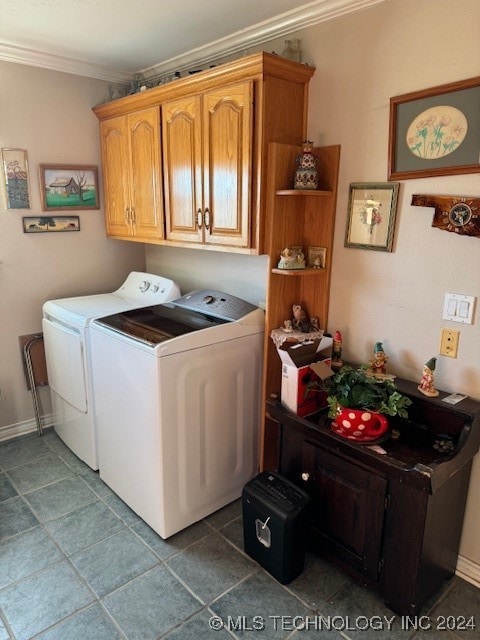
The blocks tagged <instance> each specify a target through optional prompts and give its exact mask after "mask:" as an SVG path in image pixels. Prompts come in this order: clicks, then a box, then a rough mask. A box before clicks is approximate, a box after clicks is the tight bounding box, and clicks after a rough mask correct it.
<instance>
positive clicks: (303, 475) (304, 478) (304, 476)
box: [302, 471, 310, 482]
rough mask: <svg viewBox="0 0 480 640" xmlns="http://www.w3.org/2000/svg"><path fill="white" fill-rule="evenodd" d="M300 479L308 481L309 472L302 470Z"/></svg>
mask: <svg viewBox="0 0 480 640" xmlns="http://www.w3.org/2000/svg"><path fill="white" fill-rule="evenodd" d="M302 480H303V481H304V482H308V481H309V480H310V474H309V473H307V472H306V471H304V472H303V473H302Z"/></svg>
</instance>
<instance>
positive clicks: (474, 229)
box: [412, 195, 480, 238]
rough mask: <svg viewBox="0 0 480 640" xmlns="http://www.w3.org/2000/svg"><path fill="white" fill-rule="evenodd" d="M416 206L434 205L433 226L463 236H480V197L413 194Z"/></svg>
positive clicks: (413, 202) (413, 201) (413, 203)
mask: <svg viewBox="0 0 480 640" xmlns="http://www.w3.org/2000/svg"><path fill="white" fill-rule="evenodd" d="M412 205H413V206H414V207H433V208H434V209H435V213H434V216H433V220H432V227H437V228H439V229H442V230H444V231H452V232H453V233H458V234H459V235H463V236H476V237H477V238H479V237H480V198H471V197H467V196H430V195H413V196H412Z"/></svg>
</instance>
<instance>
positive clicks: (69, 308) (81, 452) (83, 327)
mask: <svg viewBox="0 0 480 640" xmlns="http://www.w3.org/2000/svg"><path fill="white" fill-rule="evenodd" d="M179 295H180V289H179V288H178V286H177V285H176V284H175V283H174V282H173V281H172V280H169V279H167V278H162V277H161V276H156V275H153V274H150V273H141V272H138V271H132V272H131V273H130V274H129V276H128V277H127V279H126V280H125V282H124V283H123V284H122V286H121V287H120V288H119V289H117V290H116V291H113V292H112V293H104V294H96V295H90V296H80V297H76V298H62V299H58V300H49V301H48V302H46V303H45V304H44V305H43V321H42V325H43V338H44V344H45V357H46V361H47V373H48V383H49V385H50V394H51V398H52V409H53V419H54V429H55V431H56V432H57V434H58V435H59V436H60V438H61V439H62V440H63V441H64V442H65V444H66V445H67V446H68V447H69V448H70V449H71V450H72V451H73V452H74V453H75V454H76V455H77V456H78V457H79V458H80V459H81V460H83V461H84V462H86V463H87V464H88V465H89V466H90V467H91V468H92V469H95V470H96V469H98V466H99V460H98V451H97V443H96V434H95V425H94V417H95V414H94V411H93V398H94V389H93V385H92V374H91V352H90V323H91V321H92V320H93V318H95V317H98V316H103V315H105V314H110V313H115V312H117V311H123V310H126V309H136V308H138V307H144V306H147V305H152V304H158V303H160V302H166V301H168V300H172V299H173V298H178V296H179Z"/></svg>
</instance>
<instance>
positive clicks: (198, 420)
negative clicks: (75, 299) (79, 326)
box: [91, 290, 265, 538]
mask: <svg viewBox="0 0 480 640" xmlns="http://www.w3.org/2000/svg"><path fill="white" fill-rule="evenodd" d="M264 324H265V319H264V312H263V311H261V310H260V309H258V308H257V307H255V306H254V305H252V304H250V303H249V302H245V301H244V300H240V299H239V298H236V297H235V296H231V295H229V294H226V293H222V292H219V291H211V290H201V291H195V292H192V293H190V294H187V295H185V296H183V297H181V298H179V299H178V300H174V301H172V302H171V303H167V304H161V305H158V306H153V307H150V308H144V309H139V310H137V311H126V312H122V313H119V314H115V315H111V316H109V317H106V318H97V319H96V320H95V321H94V322H93V323H92V326H91V329H92V330H91V338H92V365H93V377H94V381H95V393H96V396H95V419H96V422H97V425H98V447H99V455H100V459H101V461H102V464H101V465H100V477H101V478H102V479H103V480H104V482H105V483H106V484H107V485H108V486H109V487H110V488H111V489H113V491H115V493H117V494H118V495H119V496H120V498H122V500H124V501H125V502H126V503H127V504H128V505H129V506H130V507H131V509H133V511H135V512H136V513H137V514H138V515H139V516H140V517H141V518H143V520H144V521H145V522H147V523H148V524H149V525H150V526H151V527H152V528H153V529H154V530H155V531H156V532H157V533H158V534H159V535H160V536H162V538H167V537H169V536H171V535H173V534H174V533H176V532H177V531H180V530H181V529H184V528H185V527H187V526H189V525H190V524H193V523H194V522H196V521H198V520H200V519H201V518H204V517H205V516H207V515H208V514H210V513H213V512H214V511H216V510H217V509H219V508H221V507H223V506H225V505H226V504H228V503H229V502H232V501H233V500H235V499H236V498H239V497H240V495H241V492H242V488H243V486H244V485H245V483H246V482H247V481H248V480H250V479H251V478H252V477H253V476H254V475H255V474H256V473H257V471H258V463H259V425H260V404H261V371H262V353H263V334H264Z"/></svg>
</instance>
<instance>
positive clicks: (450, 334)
mask: <svg viewBox="0 0 480 640" xmlns="http://www.w3.org/2000/svg"><path fill="white" fill-rule="evenodd" d="M459 337H460V331H457V330H456V329H442V335H441V338H440V355H442V356H448V357H449V358H456V357H457V353H458V339H459Z"/></svg>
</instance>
